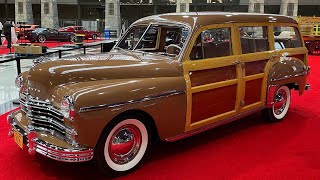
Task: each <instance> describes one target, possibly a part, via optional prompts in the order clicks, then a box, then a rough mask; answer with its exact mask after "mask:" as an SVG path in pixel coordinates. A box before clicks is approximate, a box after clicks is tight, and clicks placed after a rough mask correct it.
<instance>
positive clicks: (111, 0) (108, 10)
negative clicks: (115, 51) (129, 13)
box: [105, 0, 121, 36]
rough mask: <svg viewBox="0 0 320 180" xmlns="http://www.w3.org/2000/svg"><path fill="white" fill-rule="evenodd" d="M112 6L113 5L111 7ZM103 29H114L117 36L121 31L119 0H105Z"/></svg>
mask: <svg viewBox="0 0 320 180" xmlns="http://www.w3.org/2000/svg"><path fill="white" fill-rule="evenodd" d="M112 6H113V7H112ZM105 22H106V24H105V29H109V30H116V31H117V36H119V35H120V32H121V16H120V0H106V6H105Z"/></svg>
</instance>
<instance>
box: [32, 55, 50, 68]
mask: <svg viewBox="0 0 320 180" xmlns="http://www.w3.org/2000/svg"><path fill="white" fill-rule="evenodd" d="M46 61H50V58H48V57H44V56H41V57H39V58H36V59H34V60H33V61H32V62H33V66H36V65H38V64H41V63H43V62H46Z"/></svg>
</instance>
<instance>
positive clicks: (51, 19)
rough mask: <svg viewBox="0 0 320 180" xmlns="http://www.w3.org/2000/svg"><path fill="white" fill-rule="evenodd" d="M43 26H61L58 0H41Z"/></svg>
mask: <svg viewBox="0 0 320 180" xmlns="http://www.w3.org/2000/svg"><path fill="white" fill-rule="evenodd" d="M41 27H46V28H58V27H59V18H58V6H57V0H41Z"/></svg>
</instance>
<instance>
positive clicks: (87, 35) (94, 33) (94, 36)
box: [59, 26, 100, 39]
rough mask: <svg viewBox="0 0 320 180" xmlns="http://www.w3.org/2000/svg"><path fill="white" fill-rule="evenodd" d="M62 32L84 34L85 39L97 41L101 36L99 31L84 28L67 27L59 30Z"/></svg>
mask: <svg viewBox="0 0 320 180" xmlns="http://www.w3.org/2000/svg"><path fill="white" fill-rule="evenodd" d="M59 31H60V32H73V33H75V34H84V35H85V36H84V38H85V39H89V38H92V39H97V38H98V37H99V36H100V32H99V31H91V30H87V29H85V28H84V27H83V26H67V27H63V28H60V29H59Z"/></svg>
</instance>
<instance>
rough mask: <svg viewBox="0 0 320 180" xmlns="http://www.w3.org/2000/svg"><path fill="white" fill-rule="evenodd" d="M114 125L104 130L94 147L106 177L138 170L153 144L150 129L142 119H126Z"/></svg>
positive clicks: (99, 166) (136, 116) (134, 116)
mask: <svg viewBox="0 0 320 180" xmlns="http://www.w3.org/2000/svg"><path fill="white" fill-rule="evenodd" d="M115 122H116V123H111V124H110V125H109V126H108V127H107V128H106V129H105V130H104V132H103V133H102V135H101V137H100V139H99V142H98V144H97V146H96V148H95V160H96V163H97V165H98V168H99V169H100V170H101V171H102V172H103V173H105V174H106V175H116V174H122V173H126V172H130V171H131V170H133V169H134V168H136V167H137V166H138V165H139V164H140V163H141V161H142V160H143V159H144V157H145V156H146V154H147V152H148V150H149V148H150V144H151V133H150V132H149V131H150V126H149V125H148V123H146V121H145V120H144V118H143V117H142V116H139V115H132V116H126V117H123V118H119V119H118V120H117V121H115Z"/></svg>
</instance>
